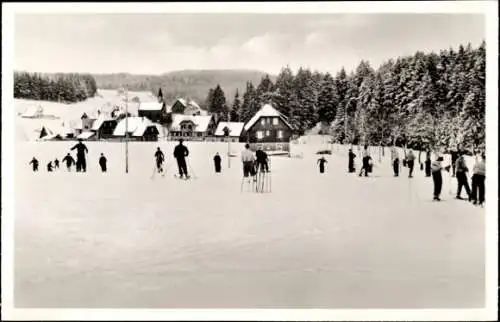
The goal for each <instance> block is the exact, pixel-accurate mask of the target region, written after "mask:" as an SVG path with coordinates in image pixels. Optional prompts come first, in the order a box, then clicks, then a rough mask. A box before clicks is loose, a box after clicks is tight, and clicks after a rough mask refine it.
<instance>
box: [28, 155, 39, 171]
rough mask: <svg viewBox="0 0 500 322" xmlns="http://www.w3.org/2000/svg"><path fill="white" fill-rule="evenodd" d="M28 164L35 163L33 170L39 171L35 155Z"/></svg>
mask: <svg viewBox="0 0 500 322" xmlns="http://www.w3.org/2000/svg"><path fill="white" fill-rule="evenodd" d="M28 164H31V165H33V172H37V171H38V160H37V159H36V158H35V157H33V159H31V161H30V163H28Z"/></svg>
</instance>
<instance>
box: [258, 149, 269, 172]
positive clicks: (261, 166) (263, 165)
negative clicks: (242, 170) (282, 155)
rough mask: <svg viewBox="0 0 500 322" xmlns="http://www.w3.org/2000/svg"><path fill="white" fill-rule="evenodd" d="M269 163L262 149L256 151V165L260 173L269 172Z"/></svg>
mask: <svg viewBox="0 0 500 322" xmlns="http://www.w3.org/2000/svg"><path fill="white" fill-rule="evenodd" d="M267 161H268V157H267V153H266V152H264V151H262V149H258V150H257V151H255V163H256V166H257V169H258V170H259V171H261V172H269V165H268V163H267Z"/></svg>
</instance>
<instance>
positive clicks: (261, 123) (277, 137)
mask: <svg viewBox="0 0 500 322" xmlns="http://www.w3.org/2000/svg"><path fill="white" fill-rule="evenodd" d="M292 134H293V127H292V125H291V124H290V123H289V122H288V119H287V117H286V116H284V115H283V114H282V113H280V112H279V111H278V110H276V109H275V108H274V107H273V106H272V105H271V104H265V105H264V106H262V108H261V109H260V110H259V111H258V112H257V113H255V115H254V116H253V117H252V118H251V119H250V120H249V121H248V122H247V123H246V124H245V126H244V133H243V138H244V140H245V141H247V142H249V143H250V148H251V149H253V150H256V149H258V148H261V149H263V150H273V151H289V149H290V138H291V137H292Z"/></svg>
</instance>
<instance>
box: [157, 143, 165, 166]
mask: <svg viewBox="0 0 500 322" xmlns="http://www.w3.org/2000/svg"><path fill="white" fill-rule="evenodd" d="M155 159H156V170H157V171H158V172H163V161H165V155H164V154H163V152H162V151H161V149H160V147H158V148H157V149H156V152H155Z"/></svg>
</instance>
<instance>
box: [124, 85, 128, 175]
mask: <svg viewBox="0 0 500 322" xmlns="http://www.w3.org/2000/svg"><path fill="white" fill-rule="evenodd" d="M125 173H128V89H126V88H125Z"/></svg>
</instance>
